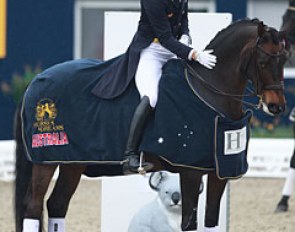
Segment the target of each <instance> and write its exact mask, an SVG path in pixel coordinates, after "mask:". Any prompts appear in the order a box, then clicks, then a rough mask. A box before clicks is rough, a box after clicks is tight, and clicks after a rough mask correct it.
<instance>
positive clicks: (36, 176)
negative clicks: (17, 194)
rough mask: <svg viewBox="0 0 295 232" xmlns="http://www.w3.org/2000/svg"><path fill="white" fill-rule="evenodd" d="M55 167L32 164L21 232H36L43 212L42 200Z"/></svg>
mask: <svg viewBox="0 0 295 232" xmlns="http://www.w3.org/2000/svg"><path fill="white" fill-rule="evenodd" d="M56 167H57V166H56V165H42V164H34V165H33V169H32V182H31V186H30V191H29V192H28V194H31V195H30V196H27V198H28V201H29V202H28V207H27V209H26V213H25V219H24V221H23V232H38V231H39V225H40V219H41V217H42V212H43V200H44V196H45V194H46V192H47V189H48V185H49V183H50V180H51V178H52V176H53V174H54V171H55V169H56Z"/></svg>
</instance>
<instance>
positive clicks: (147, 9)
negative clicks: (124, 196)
mask: <svg viewBox="0 0 295 232" xmlns="http://www.w3.org/2000/svg"><path fill="white" fill-rule="evenodd" d="M140 3H141V17H140V21H139V25H138V30H137V32H136V34H135V36H134V38H133V41H132V42H131V44H130V46H129V48H128V50H127V52H126V53H125V55H124V56H123V58H122V60H120V61H119V62H117V63H116V68H114V69H112V70H111V71H110V73H108V75H105V76H104V77H105V80H104V81H100V82H98V84H97V85H96V86H95V87H94V89H93V90H92V93H93V94H95V95H96V96H99V97H102V98H113V97H116V96H118V95H119V94H121V93H122V92H123V90H124V89H126V88H127V86H128V84H129V83H130V81H131V80H132V79H133V78H134V77H135V84H136V86H137V89H138V91H139V93H140V97H141V101H140V103H139V105H138V106H137V108H136V110H135V113H134V116H133V119H132V122H131V126H130V131H129V137H128V141H127V146H126V150H125V153H124V155H125V157H126V162H124V165H123V170H124V171H125V172H126V171H131V172H137V171H138V168H139V166H142V167H143V168H144V169H145V171H148V170H150V169H151V168H152V164H150V163H147V162H143V163H141V162H139V154H138V146H139V142H140V139H141V135H142V132H143V130H144V126H145V122H146V119H147V118H148V116H149V114H150V112H151V111H152V109H153V108H154V107H155V106H156V103H157V97H158V83H159V80H160V77H161V72H162V70H161V69H162V66H163V65H164V64H165V63H166V62H167V61H168V60H169V59H172V58H176V57H180V58H182V59H185V60H194V61H198V62H199V63H200V64H202V65H204V66H205V67H206V68H208V69H212V68H213V67H214V66H215V63H216V57H215V56H214V55H213V54H210V53H212V52H213V51H212V50H205V51H196V50H195V49H193V48H191V47H189V45H190V44H191V38H190V35H189V29H188V0H141V1H140ZM126 69H127V70H126ZM110 80H112V81H110ZM140 163H141V165H140Z"/></svg>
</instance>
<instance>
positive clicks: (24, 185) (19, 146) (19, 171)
mask: <svg viewBox="0 0 295 232" xmlns="http://www.w3.org/2000/svg"><path fill="white" fill-rule="evenodd" d="M21 105H22V104H19V106H18V107H17V109H16V113H15V118H14V138H15V142H16V150H15V188H14V212H15V231H16V232H21V231H22V227H23V219H24V214H25V210H26V208H27V199H28V197H29V196H30V188H29V186H30V183H31V177H32V164H31V163H30V162H29V161H28V160H27V159H26V155H25V146H24V143H23V140H22V123H21Z"/></svg>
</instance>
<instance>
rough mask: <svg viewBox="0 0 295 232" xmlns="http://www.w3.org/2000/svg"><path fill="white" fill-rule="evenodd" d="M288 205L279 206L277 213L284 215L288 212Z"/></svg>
mask: <svg viewBox="0 0 295 232" xmlns="http://www.w3.org/2000/svg"><path fill="white" fill-rule="evenodd" d="M288 208H289V207H288V204H278V206H277V208H276V210H275V213H284V212H287V211H288Z"/></svg>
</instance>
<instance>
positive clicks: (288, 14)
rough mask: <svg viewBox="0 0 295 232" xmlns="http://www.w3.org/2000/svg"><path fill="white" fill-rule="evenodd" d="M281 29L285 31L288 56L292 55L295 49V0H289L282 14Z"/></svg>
mask: <svg viewBox="0 0 295 232" xmlns="http://www.w3.org/2000/svg"><path fill="white" fill-rule="evenodd" d="M281 30H282V31H286V37H287V40H288V43H289V46H288V50H289V51H290V53H289V56H292V54H293V53H294V50H295V0H289V6H288V8H287V10H286V11H285V13H284V15H283V23H282V26H281Z"/></svg>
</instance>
